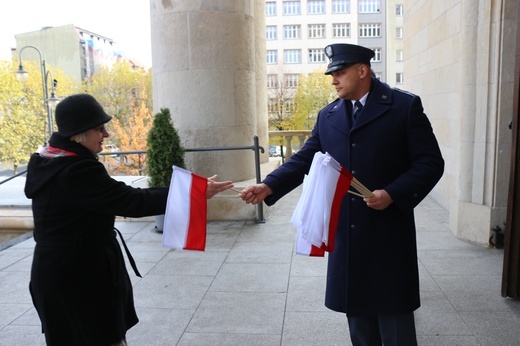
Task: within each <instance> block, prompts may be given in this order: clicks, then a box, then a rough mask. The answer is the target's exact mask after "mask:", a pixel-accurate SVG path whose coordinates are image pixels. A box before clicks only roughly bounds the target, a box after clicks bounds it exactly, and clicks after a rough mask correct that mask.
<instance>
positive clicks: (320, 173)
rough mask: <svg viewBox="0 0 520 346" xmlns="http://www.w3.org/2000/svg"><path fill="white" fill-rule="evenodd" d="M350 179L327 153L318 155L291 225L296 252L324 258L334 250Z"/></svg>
mask: <svg viewBox="0 0 520 346" xmlns="http://www.w3.org/2000/svg"><path fill="white" fill-rule="evenodd" d="M352 179H353V177H352V175H351V174H350V172H349V171H347V170H346V169H345V168H343V167H342V166H341V165H340V164H339V162H337V161H336V160H335V159H334V158H333V157H332V156H330V155H329V154H328V153H325V154H323V153H321V152H317V153H316V154H315V155H314V158H313V160H312V164H311V168H310V170H309V174H308V175H307V176H306V177H305V179H304V181H303V191H302V195H301V196H300V200H299V201H298V204H297V205H296V209H295V210H294V213H293V216H292V218H291V223H292V224H293V225H294V226H296V227H298V234H297V236H296V253H297V254H298V255H305V256H318V257H323V256H324V255H325V251H328V252H332V251H333V250H334V237H335V235H336V228H337V226H338V220H339V213H340V209H341V204H342V202H343V198H344V197H345V195H346V194H347V192H349V187H350V183H351V181H352Z"/></svg>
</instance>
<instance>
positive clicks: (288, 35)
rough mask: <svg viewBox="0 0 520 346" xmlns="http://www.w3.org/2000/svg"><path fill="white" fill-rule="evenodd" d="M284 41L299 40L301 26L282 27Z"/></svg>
mask: <svg viewBox="0 0 520 346" xmlns="http://www.w3.org/2000/svg"><path fill="white" fill-rule="evenodd" d="M283 38H284V40H296V39H300V38H301V25H284V26H283Z"/></svg>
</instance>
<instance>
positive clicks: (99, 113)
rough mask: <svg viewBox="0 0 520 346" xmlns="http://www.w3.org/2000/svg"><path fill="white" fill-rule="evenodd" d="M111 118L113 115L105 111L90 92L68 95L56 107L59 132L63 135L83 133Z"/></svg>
mask: <svg viewBox="0 0 520 346" xmlns="http://www.w3.org/2000/svg"><path fill="white" fill-rule="evenodd" d="M111 119H112V117H111V116H110V115H108V114H107V113H105V111H104V110H103V107H101V105H100V104H99V102H97V101H96V99H95V98H94V97H92V96H91V95H88V94H77V95H71V96H68V97H66V98H64V99H63V100H61V101H60V103H58V106H57V107H56V124H58V133H59V134H60V135H62V136H63V137H71V136H74V135H77V134H79V133H83V132H85V131H87V130H90V129H93V128H94V127H96V126H99V125H103V124H104V123H107V122H109V121H110V120H111Z"/></svg>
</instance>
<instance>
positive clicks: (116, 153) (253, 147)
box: [0, 136, 265, 223]
mask: <svg viewBox="0 0 520 346" xmlns="http://www.w3.org/2000/svg"><path fill="white" fill-rule="evenodd" d="M227 150H253V151H254V152H255V176H256V183H257V184H258V183H260V182H261V175H260V152H261V153H264V152H265V151H264V148H263V147H261V146H260V145H259V141H258V136H254V137H253V145H250V146H236V147H209V148H185V149H184V151H186V152H198V151H227ZM134 154H146V150H129V151H107V152H101V153H99V155H114V156H120V155H134ZM26 172H27V170H24V171H23V172H20V173H18V174H16V175H13V176H11V177H9V178H7V179H5V180H3V181H1V182H0V185H2V184H3V183H6V182H8V181H9V180H11V179H14V178H16V177H18V176H20V175H23V174H25V173H26ZM256 208H257V220H256V222H258V223H264V222H265V219H264V208H263V204H262V203H258V204H257V206H256Z"/></svg>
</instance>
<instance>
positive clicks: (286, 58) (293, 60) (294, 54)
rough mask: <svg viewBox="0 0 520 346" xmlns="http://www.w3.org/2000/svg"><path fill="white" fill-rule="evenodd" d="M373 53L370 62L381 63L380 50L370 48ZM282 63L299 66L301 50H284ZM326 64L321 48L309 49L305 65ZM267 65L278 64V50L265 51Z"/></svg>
mask: <svg viewBox="0 0 520 346" xmlns="http://www.w3.org/2000/svg"><path fill="white" fill-rule="evenodd" d="M372 49H373V50H374V52H375V56H374V58H372V60H371V61H372V62H381V48H372ZM400 52H401V59H402V51H400ZM283 62H284V64H301V63H302V50H301V49H284V50H283ZM325 62H327V57H326V56H325V51H324V49H323V48H310V49H308V50H307V63H309V64H322V63H325ZM267 64H269V65H272V64H278V50H276V49H268V50H267Z"/></svg>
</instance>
